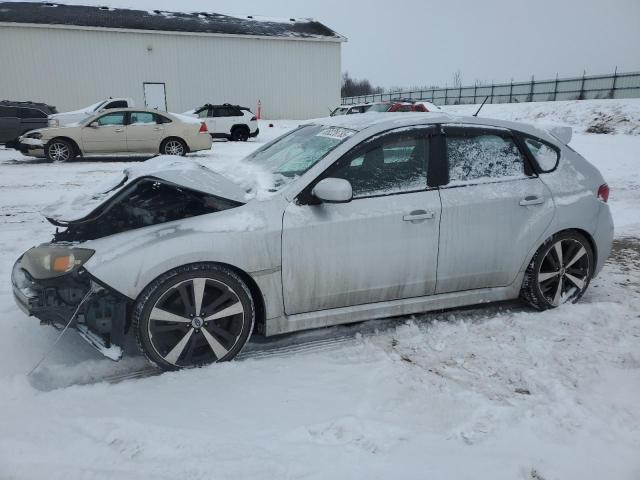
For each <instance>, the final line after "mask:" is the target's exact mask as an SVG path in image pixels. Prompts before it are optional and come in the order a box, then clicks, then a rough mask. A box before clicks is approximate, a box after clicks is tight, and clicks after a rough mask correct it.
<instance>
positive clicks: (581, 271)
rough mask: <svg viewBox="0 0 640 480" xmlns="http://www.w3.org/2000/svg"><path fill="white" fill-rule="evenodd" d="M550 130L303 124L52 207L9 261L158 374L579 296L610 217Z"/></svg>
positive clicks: (76, 320)
mask: <svg viewBox="0 0 640 480" xmlns="http://www.w3.org/2000/svg"><path fill="white" fill-rule="evenodd" d="M565 133H566V132H565ZM558 136H562V135H561V134H559V133H556V135H554V134H552V133H549V131H546V130H540V129H537V128H534V127H531V126H528V125H524V124H517V123H511V122H504V121H498V120H489V119H483V118H475V117H453V116H448V115H444V114H440V113H437V114H436V113H426V114H419V113H410V114H397V115H389V114H376V113H373V114H370V113H367V114H363V115H353V116H351V115H350V116H344V117H334V118H330V119H322V120H315V121H313V122H311V123H308V124H304V125H301V126H300V127H299V128H297V129H295V130H293V131H291V132H290V133H287V134H286V135H284V136H282V137H280V138H278V139H276V140H275V141H273V142H271V143H269V144H266V145H265V146H263V147H262V148H260V149H259V150H257V151H256V152H254V153H253V154H252V155H250V156H249V157H247V158H246V159H244V160H243V161H240V162H235V163H234V164H233V165H224V164H222V163H216V164H212V165H211V167H210V168H205V167H202V166H200V165H196V164H193V163H189V162H185V161H184V160H181V159H179V158H177V157H158V158H155V159H152V160H149V161H147V162H145V163H144V164H141V165H140V166H138V167H134V168H132V169H129V170H127V171H125V174H124V175H123V176H122V177H121V178H118V179H114V181H113V184H112V185H109V186H106V187H105V188H103V189H102V191H101V192H100V193H99V194H97V195H93V196H87V197H86V198H82V199H78V200H76V201H75V202H71V203H70V204H69V205H68V208H66V210H65V209H64V208H63V210H62V211H61V210H60V208H61V207H59V208H58V210H57V211H53V210H51V211H48V212H47V216H48V218H49V220H50V221H51V222H52V223H54V224H55V225H57V226H58V227H63V228H62V229H61V230H59V231H57V232H56V234H55V235H54V238H53V241H52V242H51V243H48V244H44V245H40V246H38V247H35V248H32V249H31V250H29V251H27V252H25V253H24V254H23V255H22V256H21V257H20V258H19V259H18V261H17V262H16V264H15V267H14V270H13V275H12V279H13V291H14V295H15V298H16V301H17V303H18V305H19V306H20V307H21V308H22V309H23V310H24V311H25V312H26V313H28V314H30V315H35V316H36V317H38V318H40V320H42V321H43V322H44V323H51V324H60V325H68V326H70V327H73V328H76V329H77V330H78V331H79V332H80V334H81V335H82V336H83V337H84V338H85V339H86V340H88V341H89V342H90V343H92V344H93V345H94V346H96V347H97V348H99V349H100V350H101V351H102V352H103V353H104V354H106V355H108V356H110V357H111V358H116V359H117V358H119V357H120V356H121V354H122V351H121V349H120V346H122V345H123V343H124V337H125V334H127V332H129V331H132V332H133V333H134V334H135V336H136V337H137V340H138V344H139V346H140V348H141V350H142V352H143V353H144V354H145V355H146V356H147V357H148V358H149V360H151V361H152V362H153V363H155V364H157V365H159V366H160V367H162V368H165V369H177V368H182V367H189V366H195V365H202V364H207V363H211V362H216V361H224V360H229V359H231V358H233V357H234V356H235V355H236V354H238V352H239V351H240V349H241V348H242V347H243V345H244V344H245V343H246V342H247V340H248V338H249V336H250V335H251V333H252V331H254V330H256V331H257V332H258V333H259V334H262V335H266V336H269V335H276V334H282V333H285V332H292V331H296V330H303V329H310V328H317V327H324V326H328V325H335V324H341V323H349V322H357V321H362V320H367V319H374V318H381V317H388V316H395V315H406V314H413V313H417V312H424V311H429V310H435V309H444V308H452V307H460V306H463V305H470V304H479V303H484V302H491V301H500V300H508V299H516V298H518V297H521V298H522V299H524V301H526V302H528V303H529V304H530V305H531V306H533V307H534V308H536V309H540V310H543V309H548V308H553V307H557V306H558V305H560V304H562V303H566V302H575V301H576V300H578V299H579V298H580V297H581V296H582V295H583V293H584V292H585V290H586V289H587V287H588V285H589V282H590V281H591V279H592V278H593V277H594V276H595V275H596V274H597V273H598V272H599V271H600V270H601V268H602V266H603V264H604V262H605V260H606V259H607V257H608V255H609V253H610V249H611V243H612V238H613V223H612V219H611V214H610V212H609V207H608V205H607V203H606V202H607V198H608V194H609V190H608V187H607V185H606V183H605V182H604V180H603V178H602V176H601V175H600V173H599V172H598V170H597V169H596V168H594V167H593V166H592V165H591V164H589V163H588V162H587V161H586V160H585V159H584V158H582V157H581V156H580V155H579V154H578V153H576V152H575V151H573V150H572V149H571V148H570V147H568V146H567V145H566V142H568V140H569V138H570V135H569V137H566V136H565V138H564V142H563V141H561V140H560V139H559V138H558ZM214 170H216V171H214Z"/></svg>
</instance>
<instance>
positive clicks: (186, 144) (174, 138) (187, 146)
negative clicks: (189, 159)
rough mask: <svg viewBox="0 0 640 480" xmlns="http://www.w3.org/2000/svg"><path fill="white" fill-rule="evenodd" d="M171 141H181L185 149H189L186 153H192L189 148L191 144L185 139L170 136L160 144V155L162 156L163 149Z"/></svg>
mask: <svg viewBox="0 0 640 480" xmlns="http://www.w3.org/2000/svg"><path fill="white" fill-rule="evenodd" d="M169 140H180V141H181V142H182V143H183V144H184V146H185V148H186V149H187V152H186V153H189V152H191V149H190V148H189V144H188V143H187V141H186V140H185V139H184V138H182V137H179V136H177V135H169V136H168V137H165V138H163V139H162V141H161V142H160V147H159V148H158V152H159V153H160V154H162V148H163V147H164V144H165V143H167V142H168V141H169Z"/></svg>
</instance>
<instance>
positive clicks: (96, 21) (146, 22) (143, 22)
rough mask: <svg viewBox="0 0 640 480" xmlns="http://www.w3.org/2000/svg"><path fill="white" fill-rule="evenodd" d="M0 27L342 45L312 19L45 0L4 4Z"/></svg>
mask: <svg viewBox="0 0 640 480" xmlns="http://www.w3.org/2000/svg"><path fill="white" fill-rule="evenodd" d="M0 23H18V24H31V25H39V26H47V25H53V26H58V25H59V26H61V27H62V26H65V27H69V26H71V27H79V28H82V27H88V28H101V29H116V30H143V31H150V32H151V31H161V32H175V33H187V34H188V33H193V34H213V35H233V36H250V37H275V38H281V39H299V40H320V41H322V40H324V41H333V42H343V41H345V40H346V38H345V37H343V36H341V35H339V34H338V33H336V32H335V31H333V30H331V29H330V28H329V27H327V26H325V25H324V24H322V23H320V22H317V21H315V20H313V19H309V18H306V19H296V18H290V19H274V18H264V17H258V16H247V17H234V16H229V15H222V14H219V13H208V12H191V13H181V12H167V11H161V10H149V11H147V10H130V9H122V8H112V7H106V6H105V7H97V6H84V5H64V4H60V3H49V2H46V3H41V2H0Z"/></svg>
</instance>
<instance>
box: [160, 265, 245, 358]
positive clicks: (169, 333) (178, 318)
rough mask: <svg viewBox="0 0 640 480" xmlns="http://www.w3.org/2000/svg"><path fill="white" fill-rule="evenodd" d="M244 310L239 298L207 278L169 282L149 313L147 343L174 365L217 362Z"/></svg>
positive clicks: (236, 336) (235, 336) (233, 340)
mask: <svg viewBox="0 0 640 480" xmlns="http://www.w3.org/2000/svg"><path fill="white" fill-rule="evenodd" d="M244 322H245V311H244V307H243V305H242V302H241V301H240V297H239V296H238V295H237V294H236V292H234V291H233V290H232V289H231V288H229V287H228V286H227V285H226V284H224V283H222V282H219V281H217V280H214V279H211V278H204V277H198V278H192V279H189V280H185V281H182V282H179V283H177V284H176V285H173V286H172V287H170V288H169V289H167V291H166V292H164V293H163V294H162V295H161V296H160V298H159V299H158V300H157V301H156V303H155V304H154V306H153V308H152V309H151V312H150V313H149V322H148V333H149V339H150V340H151V345H152V346H153V349H154V350H155V351H156V353H157V354H158V355H159V356H160V357H162V359H163V360H164V361H165V362H167V363H169V364H171V365H175V366H177V367H188V366H193V365H203V364H207V363H212V362H215V361H219V360H220V359H222V358H224V357H225V356H226V355H227V354H228V353H229V351H231V350H232V349H233V348H234V347H235V346H236V344H237V343H238V341H239V340H240V336H241V334H242V331H243V326H244Z"/></svg>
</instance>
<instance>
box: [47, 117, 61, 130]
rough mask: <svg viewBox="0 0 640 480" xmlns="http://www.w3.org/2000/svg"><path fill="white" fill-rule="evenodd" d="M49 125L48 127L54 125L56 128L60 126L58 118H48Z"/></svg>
mask: <svg viewBox="0 0 640 480" xmlns="http://www.w3.org/2000/svg"><path fill="white" fill-rule="evenodd" d="M49 126H50V127H54V128H57V127H59V126H60V120H58V119H57V118H50V119H49Z"/></svg>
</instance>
